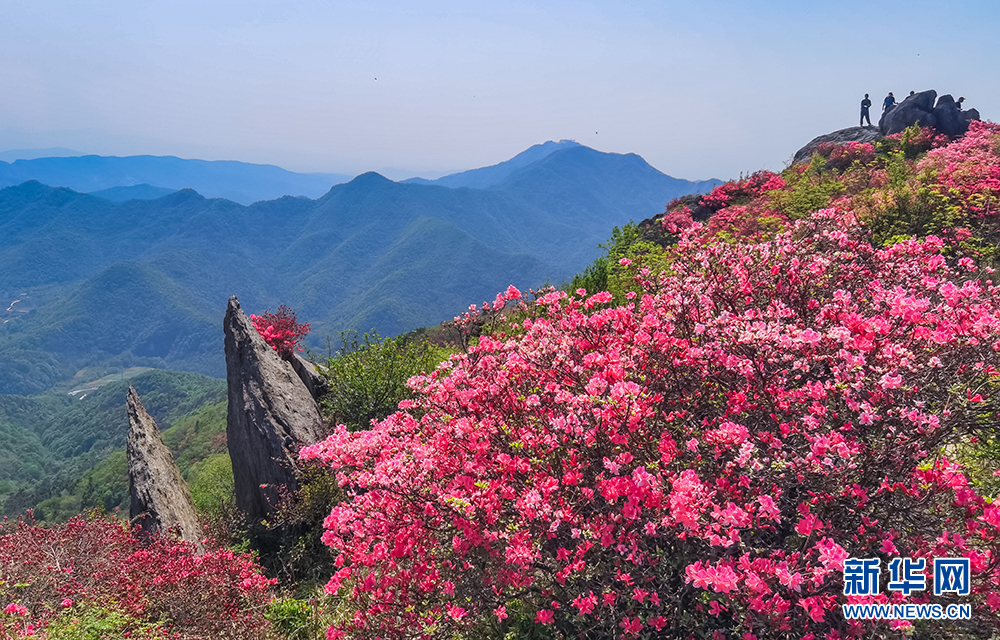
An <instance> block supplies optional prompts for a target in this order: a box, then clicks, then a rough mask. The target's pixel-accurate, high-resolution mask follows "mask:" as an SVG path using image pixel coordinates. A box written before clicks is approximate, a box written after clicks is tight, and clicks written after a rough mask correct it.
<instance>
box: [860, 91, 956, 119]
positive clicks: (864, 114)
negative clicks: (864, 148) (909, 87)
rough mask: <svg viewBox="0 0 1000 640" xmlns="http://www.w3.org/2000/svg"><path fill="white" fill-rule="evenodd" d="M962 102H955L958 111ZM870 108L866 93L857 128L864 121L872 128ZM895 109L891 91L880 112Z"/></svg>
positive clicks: (912, 93)
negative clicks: (869, 114)
mask: <svg viewBox="0 0 1000 640" xmlns="http://www.w3.org/2000/svg"><path fill="white" fill-rule="evenodd" d="M915 93H916V91H911V92H910V95H909V96H906V97H907V98H909V97H911V96H913V95H914V94H915ZM963 102H965V98H959V99H958V100H957V101H955V105H956V106H957V107H958V108H959V109H961V108H962V103H963ZM871 106H872V101H871V100H869V99H868V94H867V93H866V94H865V97H864V99H863V100H862V101H861V123H860V124H859V125H858V126H861V127H863V126H865V120H867V121H868V126H869V127H870V126H872V119H871V118H870V117H869V116H868V109H869V108H870V107H871ZM895 107H896V97H895V96H893V95H892V91H890V92H889V95H887V96H886V97H885V100H883V101H882V111H883V112H886V111H892V110H893V109H894V108H895Z"/></svg>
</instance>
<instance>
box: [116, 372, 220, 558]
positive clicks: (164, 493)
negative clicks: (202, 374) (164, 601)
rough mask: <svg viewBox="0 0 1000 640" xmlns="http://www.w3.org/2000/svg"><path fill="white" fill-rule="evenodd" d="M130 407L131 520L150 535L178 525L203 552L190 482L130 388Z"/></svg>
mask: <svg viewBox="0 0 1000 640" xmlns="http://www.w3.org/2000/svg"><path fill="white" fill-rule="evenodd" d="M125 404H126V406H127V407H128V421H129V430H128V443H127V446H126V454H127V457H128V480H129V494H130V496H131V498H132V506H131V507H130V508H129V518H130V519H131V520H132V521H133V522H134V523H136V525H138V526H139V528H140V529H141V530H142V531H144V532H146V533H147V534H153V533H161V534H162V533H165V532H166V531H167V530H168V529H170V528H171V527H174V526H176V527H177V532H178V533H179V535H180V538H181V539H182V540H185V541H187V542H190V543H192V544H194V545H195V546H196V547H198V550H199V551H203V548H202V545H201V538H200V534H201V529H200V527H199V525H198V516H197V513H196V512H195V508H194V503H193V502H192V501H191V494H190V492H188V487H187V483H185V482H184V478H182V477H181V472H180V470H179V469H178V468H177V465H176V464H174V457H173V455H171V453H170V450H169V449H168V448H167V446H166V445H165V444H163V438H162V437H161V436H160V430H159V429H158V428H157V427H156V421H155V420H153V417H152V416H151V415H149V413H147V412H146V409H145V407H143V406H142V402H141V401H140V400H139V394H138V393H136V391H135V389H134V388H132V387H129V390H128V395H127V396H126V399H125Z"/></svg>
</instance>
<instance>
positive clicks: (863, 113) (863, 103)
mask: <svg viewBox="0 0 1000 640" xmlns="http://www.w3.org/2000/svg"><path fill="white" fill-rule="evenodd" d="M870 106H872V101H871V100H869V99H868V94H867V93H866V94H865V99H864V100H862V101H861V124H860V125H859V126H861V127H863V126H865V120H867V121H868V126H869V127H870V126H872V119H871V116H869V115H868V107H870Z"/></svg>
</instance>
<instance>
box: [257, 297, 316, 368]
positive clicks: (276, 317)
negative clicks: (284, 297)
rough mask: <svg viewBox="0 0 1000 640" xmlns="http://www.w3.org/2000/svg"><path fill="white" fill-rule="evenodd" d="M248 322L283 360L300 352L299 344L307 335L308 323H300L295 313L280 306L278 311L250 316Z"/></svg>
mask: <svg viewBox="0 0 1000 640" xmlns="http://www.w3.org/2000/svg"><path fill="white" fill-rule="evenodd" d="M250 321H251V322H252V323H253V328H254V329H256V330H257V333H259V334H260V336H261V337H262V338H264V341H265V342H267V343H268V344H269V345H271V347H272V348H273V349H274V350H275V351H277V352H278V354H279V355H281V356H282V357H283V358H288V357H291V355H292V354H293V353H294V352H295V351H302V347H300V346H299V342H300V341H301V340H302V338H304V337H305V336H306V334H308V333H309V329H310V327H309V323H300V322H299V321H298V318H297V317H296V315H295V312H294V311H292V310H291V309H289V308H288V307H286V306H285V305H281V306H280V307H278V311H277V312H275V313H271V311H265V312H264V313H263V314H261V315H259V316H255V315H251V316H250Z"/></svg>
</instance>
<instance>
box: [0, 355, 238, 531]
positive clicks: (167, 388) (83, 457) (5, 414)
mask: <svg viewBox="0 0 1000 640" xmlns="http://www.w3.org/2000/svg"><path fill="white" fill-rule="evenodd" d="M81 384H82V383H81ZM129 384H131V385H133V386H135V388H136V390H137V391H138V392H139V395H140V396H141V397H142V402H143V405H144V406H145V407H146V409H147V410H148V411H149V412H150V414H151V415H152V416H153V417H154V418H155V419H156V421H157V424H158V425H159V426H160V427H161V428H166V429H167V433H168V435H166V439H167V440H168V446H169V445H170V444H171V443H172V444H173V445H174V447H173V451H174V454H175V456H178V458H179V459H180V462H181V466H182V473H183V472H186V471H187V470H188V469H189V468H190V466H191V465H192V464H193V463H194V462H195V461H197V460H201V459H203V458H205V457H207V456H208V455H211V454H212V453H215V452H219V451H224V450H225V436H224V431H225V400H224V399H225V393H226V383H225V381H223V380H217V379H214V378H208V377H205V376H202V375H198V374H194V373H180V372H172V371H160V370H156V371H149V372H147V373H144V374H142V375H139V376H136V377H135V378H132V379H131V380H117V381H113V382H107V383H106V384H104V385H103V386H101V387H100V388H96V389H92V388H89V387H88V388H87V390H86V391H85V392H83V393H78V394H76V395H75V396H70V395H69V394H67V393H66V392H65V390H52V391H49V392H46V393H44V394H40V395H37V396H9V395H8V396H4V395H0V460H2V459H4V457H5V456H10V457H11V458H12V459H13V460H17V461H18V462H17V463H16V464H13V465H12V467H13V470H14V472H15V473H17V476H16V477H14V478H12V479H13V480H17V481H18V483H17V486H16V488H14V487H13V486H9V488H10V489H12V490H11V491H10V494H9V495H8V496H7V498H6V500H5V501H4V503H3V509H2V511H3V513H4V514H7V515H14V514H17V513H22V512H24V511H25V510H26V509H30V508H35V507H36V506H40V507H41V512H40V513H37V514H36V517H37V518H38V519H39V520H44V521H45V522H57V521H62V520H66V519H67V518H68V517H70V516H72V515H76V514H77V513H79V512H80V511H81V510H86V509H89V508H94V507H96V508H98V509H100V510H105V511H111V510H113V509H114V508H115V507H122V508H125V507H127V505H128V475H127V467H126V462H125V452H124V451H123V450H122V449H123V447H124V445H125V436H126V434H127V433H128V416H127V415H126V412H125V393H126V391H127V390H128V387H129ZM206 404H207V405H208V406H206V407H205V408H204V410H203V411H198V410H199V409H201V408H202V407H203V405H206ZM189 414H191V415H190V417H188V416H189ZM7 425H11V426H7ZM175 426H176V427H177V429H176V430H174V431H171V428H173V427H175ZM5 429H9V430H10V432H11V433H13V434H14V435H15V436H17V437H18V438H19V439H14V438H8V439H6V440H5V439H4V433H5ZM220 430H221V434H220ZM5 443H12V445H11V446H10V447H9V448H6V450H5V447H4V444H5ZM36 443H37V444H36ZM8 451H9V453H8ZM21 460H23V461H24V463H25V465H24V467H22V466H21V462H20V461H21ZM36 467H37V468H39V469H40V471H39V472H38V473H37V475H33V474H35V469H36ZM3 470H4V468H2V467H0V478H2V477H3V476H2V474H3Z"/></svg>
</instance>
